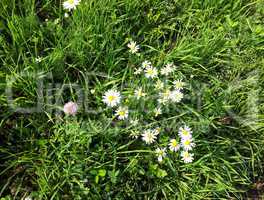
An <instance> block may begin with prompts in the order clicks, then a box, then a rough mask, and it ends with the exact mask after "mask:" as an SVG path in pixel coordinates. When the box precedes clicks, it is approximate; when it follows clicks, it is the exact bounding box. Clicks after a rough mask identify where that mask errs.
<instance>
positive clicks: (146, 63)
mask: <svg viewBox="0 0 264 200" xmlns="http://www.w3.org/2000/svg"><path fill="white" fill-rule="evenodd" d="M141 66H142V69H146V68H147V67H150V66H151V62H149V61H147V60H145V61H144V62H143V63H142V65H141Z"/></svg>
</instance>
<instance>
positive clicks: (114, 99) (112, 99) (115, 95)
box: [103, 89, 121, 107]
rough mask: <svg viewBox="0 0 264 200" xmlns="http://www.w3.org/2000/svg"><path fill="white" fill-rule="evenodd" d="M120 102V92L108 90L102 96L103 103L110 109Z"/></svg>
mask: <svg viewBox="0 0 264 200" xmlns="http://www.w3.org/2000/svg"><path fill="white" fill-rule="evenodd" d="M120 101H121V95H120V92H118V91H116V90H113V89H111V90H108V91H107V92H106V93H105V94H104V96H103V102H104V103H105V104H106V105H107V106H110V107H114V106H117V105H118V104H119V103H120Z"/></svg>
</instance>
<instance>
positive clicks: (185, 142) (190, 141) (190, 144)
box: [181, 138, 195, 151]
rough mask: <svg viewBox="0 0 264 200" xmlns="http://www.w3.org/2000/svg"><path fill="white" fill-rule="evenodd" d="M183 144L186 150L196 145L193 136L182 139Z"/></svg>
mask: <svg viewBox="0 0 264 200" xmlns="http://www.w3.org/2000/svg"><path fill="white" fill-rule="evenodd" d="M181 146H182V147H183V149H184V150H185V151H191V150H192V149H193V147H195V143H194V142H193V139H192V138H189V139H182V140H181Z"/></svg>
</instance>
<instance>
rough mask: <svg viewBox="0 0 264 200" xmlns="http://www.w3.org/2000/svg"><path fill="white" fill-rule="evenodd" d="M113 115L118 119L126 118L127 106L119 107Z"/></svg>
mask: <svg viewBox="0 0 264 200" xmlns="http://www.w3.org/2000/svg"><path fill="white" fill-rule="evenodd" d="M115 116H117V118H118V119H119V120H124V119H126V118H128V108H127V107H121V106H120V107H119V108H118V109H117V110H116V112H115Z"/></svg>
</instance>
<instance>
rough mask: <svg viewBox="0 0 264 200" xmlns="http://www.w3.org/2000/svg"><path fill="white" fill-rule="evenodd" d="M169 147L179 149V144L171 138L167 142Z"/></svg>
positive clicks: (172, 149)
mask: <svg viewBox="0 0 264 200" xmlns="http://www.w3.org/2000/svg"><path fill="white" fill-rule="evenodd" d="M169 148H170V150H171V151H174V152H176V151H178V150H179V149H180V144H179V143H178V142H177V140H176V139H171V140H170V143H169Z"/></svg>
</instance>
